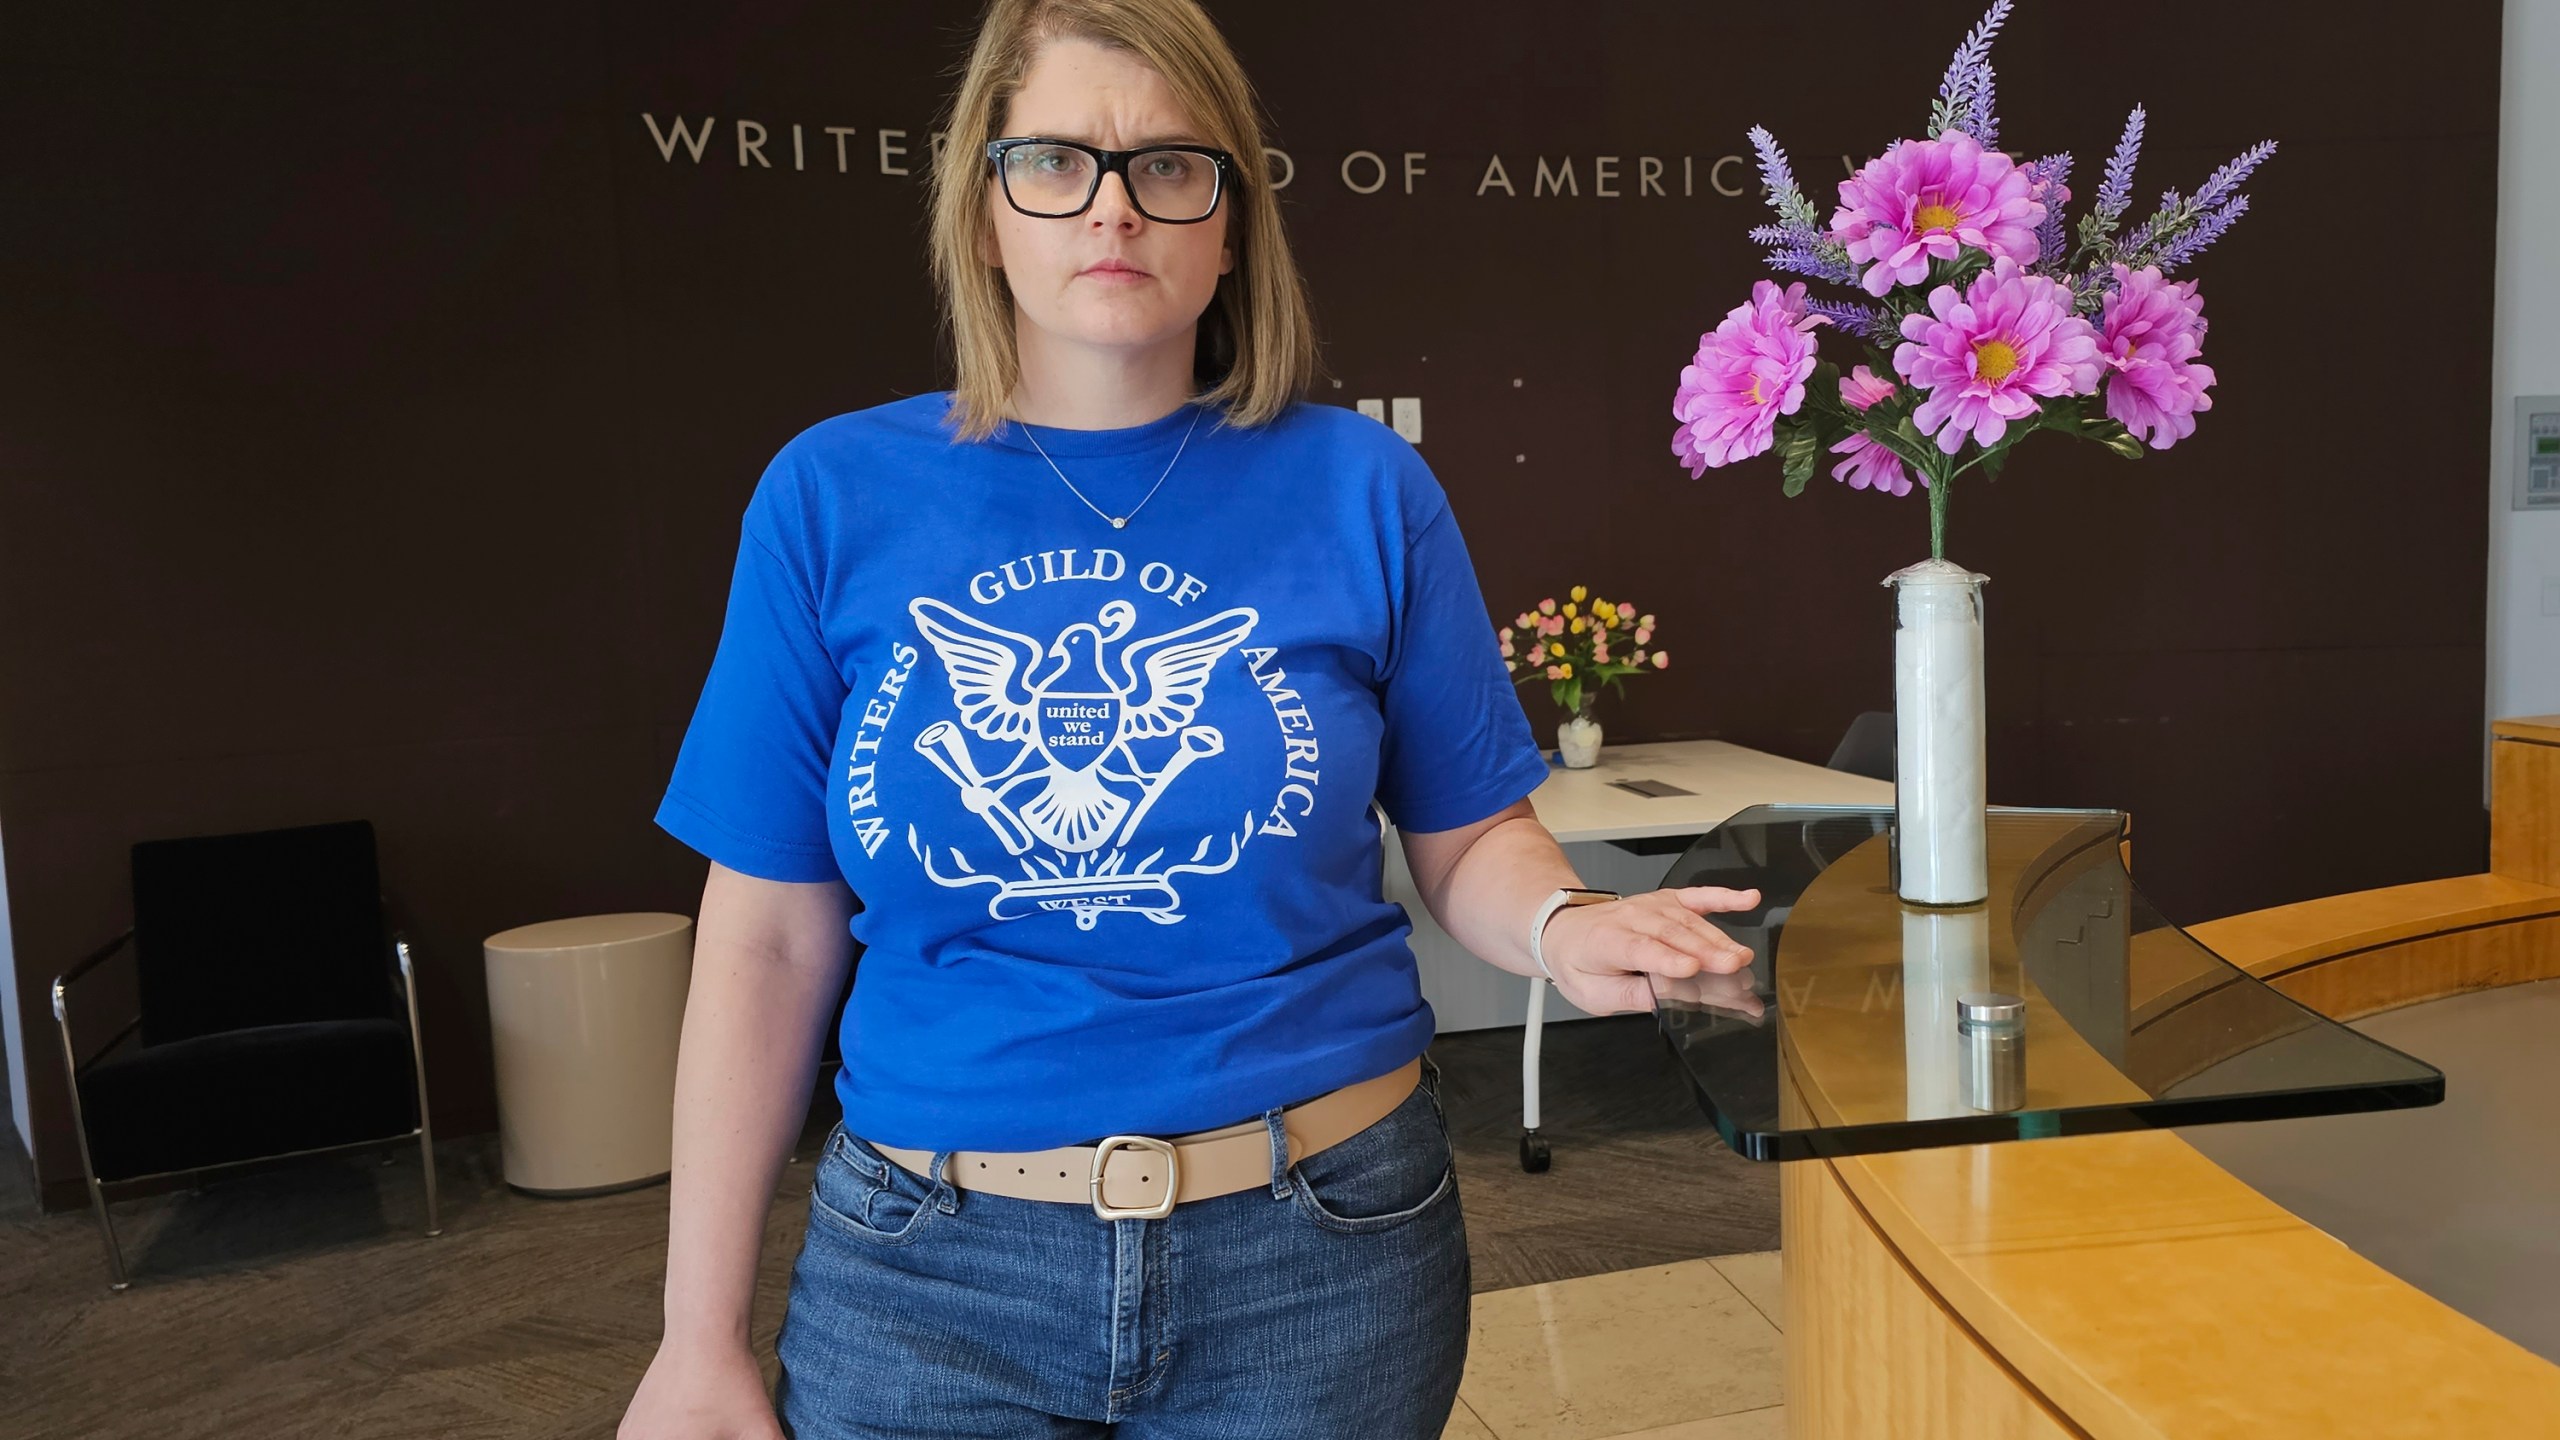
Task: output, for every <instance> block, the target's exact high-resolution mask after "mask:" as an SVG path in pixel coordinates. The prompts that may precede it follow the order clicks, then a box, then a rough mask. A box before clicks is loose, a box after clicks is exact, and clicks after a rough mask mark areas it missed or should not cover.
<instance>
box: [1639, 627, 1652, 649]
mask: <svg viewBox="0 0 2560 1440" xmlns="http://www.w3.org/2000/svg"><path fill="white" fill-rule="evenodd" d="M1636 643H1637V644H1639V645H1650V644H1652V643H1653V631H1651V630H1650V629H1647V628H1646V627H1644V626H1642V625H1639V626H1637V627H1636Z"/></svg>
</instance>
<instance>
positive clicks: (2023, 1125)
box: [1654, 806, 2444, 1160]
mask: <svg viewBox="0 0 2560 1440" xmlns="http://www.w3.org/2000/svg"><path fill="white" fill-rule="evenodd" d="M2124 819H2125V817H2124V815H2123V813H2122V812H2120V811H2114V810H2019V809H1997V808H1995V809H1994V810H1992V811H1991V812H1990V814H1989V824H1988V833H1989V841H1990V860H1991V897H1990V899H1989V900H1987V901H1985V902H1984V903H1982V904H1980V905H1973V906H1966V907H1961V908H1951V909H1940V908H1932V907H1924V906H1916V905H1907V904H1905V903H1903V902H1902V901H1901V900H1900V899H1899V898H1898V897H1897V896H1896V895H1895V893H1894V892H1895V886H1894V876H1893V871H1892V866H1893V855H1892V836H1891V831H1892V828H1893V812H1892V810H1891V809H1890V808H1888V807H1875V808H1829V807H1812V806H1756V807H1754V808H1752V809H1749V810H1745V811H1743V812H1741V813H1740V814H1737V815H1735V816H1734V817H1733V818H1732V819H1731V820H1729V821H1727V822H1726V823H1725V824H1723V825H1722V826H1720V827H1718V828H1717V829H1716V830H1715V831H1714V832H1713V833H1711V834H1708V835H1706V836H1704V837H1702V838H1700V839H1699V840H1698V842H1697V843H1696V844H1694V845H1692V846H1690V847H1689V849H1688V850H1687V851H1686V852H1685V853H1683V854H1682V855H1681V857H1680V859H1679V860H1678V862H1677V863H1675V864H1674V865H1673V866H1672V867H1671V872H1670V874H1668V875H1667V876H1665V877H1664V879H1663V882H1662V883H1663V884H1664V886H1666V887H1673V886H1683V885H1723V886H1729V887H1732V888H1734V889H1749V888H1755V887H1756V888H1757V889H1758V890H1759V891H1760V906H1759V908H1758V909H1755V910H1748V911H1739V912H1734V913H1731V914H1723V915H1711V916H1708V917H1707V919H1708V920H1709V922H1710V923H1713V924H1715V925H1717V926H1719V927H1720V928H1722V929H1723V930H1724V931H1725V933H1727V934H1729V935H1731V936H1733V937H1734V938H1735V939H1737V940H1739V941H1741V942H1742V943H1743V944H1745V945H1748V946H1750V947H1751V952H1752V962H1751V965H1750V967H1749V968H1748V969H1747V970H1742V971H1737V972H1735V973H1734V974H1732V975H1699V976H1695V977H1691V978H1689V979H1685V980H1666V979H1663V978H1662V977H1659V976H1657V977H1655V978H1654V1002H1655V1014H1656V1017H1657V1018H1658V1020H1659V1022H1660V1026H1661V1031H1662V1035H1663V1038H1664V1039H1665V1040H1666V1041H1668V1042H1669V1043H1670V1046H1671V1052H1672V1054H1673V1055H1674V1056H1675V1057H1676V1058H1677V1059H1678V1060H1679V1063H1680V1066H1681V1069H1682V1071H1683V1072H1684V1073H1685V1074H1686V1075H1687V1076H1688V1079H1689V1082H1690V1084H1691V1086H1692V1088H1693V1089H1694V1090H1695V1091H1696V1092H1697V1095H1698V1099H1699V1103H1700V1104H1701V1105H1702V1106H1703V1107H1704V1108H1705V1110H1706V1113H1707V1115H1708V1117H1709V1118H1710V1119H1712V1120H1713V1121H1714V1122H1715V1125H1716V1128H1717V1130H1718V1131H1719V1132H1721V1133H1722V1134H1723V1136H1724V1139H1725V1142H1726V1143H1727V1144H1729V1145H1731V1146H1732V1147H1733V1149H1734V1151H1735V1152H1736V1153H1738V1154H1741V1155H1744V1156H1747V1157H1749V1158H1751V1159H1754V1160H1800V1159H1808V1158H1812V1157H1816V1156H1826V1155H1856V1154H1868V1153H1874V1152H1878V1151H1887V1150H1911V1149H1920V1148H1923V1147H1927V1146H1933V1145H1967V1144H1979V1143H1982V1142H1985V1141H1994V1140H2021V1139H2035V1138H2039V1137H2043V1136H2051V1135H2079V1134H2091V1133H2095V1132H2099V1131H2108V1130H2131V1129H2142V1128H2147V1127H2151V1126H2165V1125H2196V1124H2207V1123H2211V1122H2215V1121H2223V1120H2272V1119H2280V1118H2286V1117H2291V1116H2300V1115H2332V1114H2340V1113H2344V1112H2347V1111H2357V1110H2388V1109H2400V1108H2406V1107H2411V1106H2419V1105H2433V1104H2435V1103H2437V1102H2438V1101H2440V1100H2442V1099H2443V1098H2444V1076H2443V1075H2442V1074H2441V1073H2440V1072H2438V1071H2437V1070H2436V1069H2435V1068H2433V1067H2432V1066H2429V1065H2427V1064H2425V1063H2424V1062H2422V1061H2419V1060H2416V1059H2413V1058H2411V1057H2410V1056H2407V1055H2404V1054H2402V1053H2401V1052H2399V1051H2397V1050H2394V1049H2392V1048H2391V1047H2390V1046H2388V1045H2384V1044H2382V1043H2380V1042H2378V1041H2375V1040H2371V1039H2368V1038H2366V1037H2365V1036H2363V1035H2360V1034H2358V1033H2357V1032H2355V1031H2354V1030H2351V1029H2349V1028H2347V1027H2346V1026H2344V1025H2340V1024H2338V1023H2336V1022H2335V1021H2332V1020H2329V1019H2327V1018H2326V1017H2324V1016H2321V1015H2319V1014H2316V1013H2314V1012H2313V1011H2311V1010H2309V1009H2306V1008H2304V1007H2303V1006H2301V1005H2299V1004H2297V1003H2295V1002H2294V1001H2292V1000H2289V999H2287V998H2285V997H2284V996H2283V995H2281V994H2279V993H2277V992H2276V991H2275V990H2273V989H2270V988H2269V987H2268V986H2267V985H2266V984H2264V983H2263V982H2261V981H2259V980H2258V979H2256V978H2255V977H2253V976H2251V975H2249V974H2247V973H2245V972H2243V971H2241V970H2240V969H2238V968H2236V967H2234V966H2233V965H2231V964H2229V963H2228V962H2226V961H2224V960H2223V959H2222V958H2221V957H2220V956H2217V955H2215V954H2214V953H2213V952H2211V951H2209V950H2207V949H2205V948H2204V947H2203V946H2201V945H2199V944H2197V943H2196V942H2195V941H2193V940H2191V939H2189V938H2188V937H2187V935H2186V933H2185V932H2184V931H2182V930H2180V929H2178V928H2177V927H2176V926H2174V925H2172V924H2170V923H2169V922H2168V921H2167V920H2165V919H2163V918H2162V917H2161V915H2160V913H2159V912H2158V911H2157V910H2155V909H2153V908H2152V906H2151V904H2150V902H2149V901H2147V900H2145V899H2144V898H2143V897H2142V895H2141V892H2139V891H2137V890H2136V889H2134V887H2133V880H2132V877H2131V876H2130V875H2128V874H2127V873H2126V871H2125V868H2124V864H2123V861H2122V859H2121V852H2120V851H2119V849H2118V846H2117V842H2118V841H2119V840H2120V839H2121V838H2122V837H2123V835H2124ZM1960 1002H1962V1003H1960ZM1966 1006H1970V1015H1971V1018H1970V1020H1968V1019H1967V1017H1966V1012H1965V1007H1966Z"/></svg>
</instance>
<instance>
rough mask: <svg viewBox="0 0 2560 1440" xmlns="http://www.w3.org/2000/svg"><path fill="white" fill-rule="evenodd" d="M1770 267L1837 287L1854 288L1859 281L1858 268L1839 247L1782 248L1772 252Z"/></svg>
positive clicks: (1786, 246) (1792, 246) (1789, 246)
mask: <svg viewBox="0 0 2560 1440" xmlns="http://www.w3.org/2000/svg"><path fill="white" fill-rule="evenodd" d="M1769 268H1770V269H1772V270H1784V271H1790V272H1792V273H1794V274H1797V275H1809V276H1811V277H1813V278H1814V279H1816V280H1828V281H1830V282H1831V283H1832V284H1834V285H1854V284H1856V283H1857V281H1858V267H1857V266H1855V265H1853V264H1851V263H1850V262H1849V256H1848V253H1847V252H1846V251H1844V250H1842V249H1841V248H1840V247H1839V246H1837V245H1832V246H1827V247H1826V246H1820V245H1794V244H1787V245H1781V246H1779V247H1778V248H1777V249H1775V250H1772V251H1770V252H1769Z"/></svg>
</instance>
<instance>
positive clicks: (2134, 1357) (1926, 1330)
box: [1781, 716, 2560, 1440]
mask: <svg viewBox="0 0 2560 1440" xmlns="http://www.w3.org/2000/svg"><path fill="white" fill-rule="evenodd" d="M2492 753H2493V764H2492V775H2493V782H2492V784H2493V804H2492V835H2493V840H2492V845H2491V854H2490V871H2489V873H2487V874H2482V875H2470V876H2464V877H2460V878H2458V879H2451V880H2441V881H2431V882H2427V883H2424V884H2417V885H2403V886H2396V887H2393V888H2390V889H2386V890H2376V891H2369V892H2364V893H2360V894H2353V895H2342V896H2336V897H2333V898H2330V899H2324V900H2315V901H2310V902H2306V903H2304V904H2299V905H2287V906H2283V907H2280V908H2277V909H2273V910H2265V911H2259V912H2256V913H2253V914H2248V915H2238V916H2233V917H2231V918H2229V919H2226V920H2220V921H2216V922H2213V923H2210V924H2206V925H2199V926H2195V927H2192V928H2191V929H2190V930H2189V932H2188V933H2189V934H2190V935H2191V936H2192V937H2193V938H2194V939H2195V940H2197V941H2200V942H2201V943H2202V944H2203V945H2205V946H2206V947H2208V948H2210V949H2211V950H2213V951H2214V952H2216V953H2218V954H2220V955H2221V956H2222V957H2223V958H2225V959H2227V960H2229V961H2231V962H2232V963H2233V964H2234V965H2237V966H2239V967H2241V968H2242V969H2245V970H2247V971H2248V972H2249V973H2251V974H2252V975H2255V976H2257V977H2258V978H2259V979H2261V980H2264V981H2266V982H2267V983H2268V984H2269V985H2271V986H2273V987H2275V988H2276V989H2277V990H2279V991H2281V992H2282V993H2284V994H2285V995H2288V996H2290V997H2292V998H2294V999H2296V1000H2299V1001H2300V1002H2302V1003H2303V1004H2304V1005H2307V1006H2309V1007H2310V1008H2311V1009H2313V1010H2317V1011H2319V1012H2321V1013H2322V1014H2325V1015H2327V1016H2329V1017H2330V1018H2332V1019H2339V1020H2345V1019H2352V1018H2355V1017H2357V1016H2361V1015H2367V1014H2372V1013H2374V1012H2377V1011H2381V1010H2387V1009H2391V1008H2394V1007H2397V1006H2401V1005H2408V1004H2414V1003H2416V1002H2419V1001H2422V1000H2429V999H2435V998H2439V997H2442V996H2447V995H2452V994H2458V993H2462V992H2466V991H2473V990H2481V989H2487V988H2491V987H2495V986H2501V985H2512V984H2517V983H2520V982H2523V981H2529V980H2540V979H2549V978H2553V977H2555V976H2560V716H2549V717H2542V718H2538V719H2531V720H2512V721H2502V722H2500V723H2499V724H2498V725H2497V726H2496V727H2495V740H2494V742H2493V752H2492ZM1814 898H1815V897H1814V896H1813V895H1812V893H1811V892H1808V894H1807V895H1806V897H1805V901H1804V902H1803V903H1800V904H1799V906H1798V910H1799V912H1800V914H1799V917H1798V920H1797V921H1796V923H1797V924H1801V923H1802V921H1803V919H1804V918H1807V917H1805V916H1804V915H1803V914H1802V913H1801V912H1802V911H1804V910H1805V909H1806V908H1807V907H1808V906H1809V905H1810V903H1811V902H1812V901H1813V899H1814ZM1995 898H1996V897H1995ZM2135 958H2136V961H2137V965H2136V967H2135V968H2136V970H2137V971H2138V968H2139V967H2138V961H2139V956H2136V957H2135ZM2133 988H2134V989H2135V991H2136V992H2137V993H2135V994H2133V995H2132V996H2130V997H2129V1004H2130V1005H2131V1006H2132V1010H2133V1015H2134V1023H2135V1024H2136V1026H2137V1027H2138V1026H2139V1025H2140V1024H2141V1023H2142V1019H2143V1016H2144V1015H2145V1013H2146V1011H2148V1012H2150V1013H2163V1012H2165V1011H2166V1010H2167V1009H2169V1008H2171V1007H2175V1006H2177V1005H2179V1004H2182V1003H2193V1002H2194V1001H2195V997H2193V996H2181V995H2178V994H2175V993H2158V994H2151V995H2144V994H2141V993H2139V991H2140V988H2141V987H2140V984H2139V982H2138V980H2137V982H2136V984H2135V985H2134V987H2133ZM1781 1188H1782V1192H1783V1204H1784V1211H1785V1227H1786V1228H1785V1235H1786V1241H1785V1244H1786V1252H1785V1267H1786V1292H1787V1296H1786V1307H1787V1308H1786V1332H1787V1347H1786V1367H1787V1377H1786V1379H1787V1383H1786V1395H1787V1421H1788V1428H1789V1432H1790V1433H1791V1434H1792V1435H1794V1436H1797V1437H1806V1440H1810V1437H1821V1440H1841V1437H1858V1440H1864V1437H1874V1440H1931V1437H1950V1440H1953V1437H1965V1440H1976V1437H1993V1436H2034V1437H2046V1436H2093V1437H2098V1440H2117V1437H2125V1440H2131V1437H2173V1440H2201V1437H2221V1436H2229V1437H2243V1436H2246V1437H2253V1440H2256V1437H2296V1436H2300V1437H2315V1436H2318V1437H2326V1436H2383V1435H2392V1436H2459V1437H2500V1440H2506V1437H2522V1436H2560V1366H2555V1365H2553V1364H2551V1363H2549V1362H2547V1361H2545V1360H2543V1359H2541V1358H2539V1357H2537V1356H2535V1355H2533V1354H2532V1353H2530V1352H2528V1351H2526V1350H2524V1349H2522V1348H2520V1347H2518V1346H2517V1345H2515V1344H2513V1343H2512V1342H2510V1341H2508V1340H2506V1339H2504V1338H2502V1337H2501V1336H2499V1335H2497V1334H2495V1333H2493V1332H2491V1331H2489V1330H2488V1329H2486V1328H2484V1327H2482V1326H2481V1325H2479V1324H2477V1323H2475V1322H2473V1321H2472V1320H2470V1319H2467V1318H2465V1317H2464V1316H2462V1315H2461V1314H2458V1313H2456V1312H2455V1311H2454V1310H2452V1309H2450V1308H2448V1307H2447V1306H2445V1305H2444V1304H2442V1303H2440V1302H2438V1301H2436V1300H2435V1299H2433V1298H2431V1297H2429V1296H2427V1295H2426V1294H2424V1293H2422V1292H2420V1291H2419V1290H2417V1289H2415V1288H2413V1287H2412V1286H2410V1285H2408V1284H2407V1283H2405V1282H2403V1281H2401V1280H2399V1279H2397V1278H2395V1277H2394V1276H2392V1275H2390V1274H2388V1273H2386V1272H2385V1271H2383V1270H2382V1269H2380V1268H2379V1267H2377V1266H2375V1265H2374V1264H2372V1263H2371V1262H2369V1261H2367V1260H2365V1259H2363V1258H2361V1257H2360V1256H2358V1255H2357V1254H2355V1253H2354V1252H2352V1251H2350V1250H2348V1249H2347V1248H2346V1247H2345V1246H2343V1245H2341V1244H2339V1243H2338V1242H2337V1241H2335V1240H2333V1239H2331V1238H2330V1237H2329V1236H2328V1235H2327V1234H2325V1233H2323V1232H2322V1231H2320V1230H2318V1229H2316V1228H2314V1227H2313V1226H2311V1225H2309V1224H2308V1223H2306V1222H2304V1221H2303V1220H2301V1219H2300V1218H2298V1217H2296V1216H2295V1215H2293V1214H2292V1213H2290V1212H2288V1211H2286V1210H2285V1209H2283V1208H2282V1207H2280V1206H2278V1205H2276V1204H2275V1203H2274V1202H2272V1201H2270V1200H2268V1199H2267V1198H2265V1197H2264V1196H2262V1195H2260V1194H2259V1193H2258V1192H2256V1191H2255V1190H2252V1189H2251V1188H2250V1187H2248V1186H2247V1185H2245V1184H2243V1183H2241V1182H2240V1181H2239V1180H2238V1179H2236V1178H2235V1177H2233V1176H2232V1175H2231V1174H2230V1173H2228V1172H2227V1171H2225V1170H2223V1169H2221V1168H2220V1167H2218V1166H2216V1165H2215V1164H2213V1163H2212V1162H2211V1161H2209V1160H2207V1159H2206V1158H2205V1157H2204V1156H2203V1155H2201V1154H2199V1153H2198V1152H2197V1151H2196V1150H2195V1149H2194V1148H2192V1147H2190V1146H2189V1145H2187V1144H2186V1143H2185V1142H2184V1141H2183V1140H2181V1139H2179V1138H2178V1137H2177V1136H2175V1135H2173V1134H2169V1133H2166V1132H2159V1131H2151V1132H2136V1133H2127V1134H2107V1135H2085V1136H2076V1137H2070V1138H2059V1139H2047V1140H2034V1141H2022V1142H2013V1143H2004V1144H1990V1145H1966V1146H1957V1147H1950V1148H1942V1149H1924V1150H1908V1151H1902V1152H1898V1153H1891V1154H1877V1155H1860V1156H1852V1157H1848V1158H1838V1159H1811V1160H1799V1161H1794V1162H1792V1163H1789V1164H1787V1165H1785V1166H1784V1167H1783V1169H1782V1172H1781Z"/></svg>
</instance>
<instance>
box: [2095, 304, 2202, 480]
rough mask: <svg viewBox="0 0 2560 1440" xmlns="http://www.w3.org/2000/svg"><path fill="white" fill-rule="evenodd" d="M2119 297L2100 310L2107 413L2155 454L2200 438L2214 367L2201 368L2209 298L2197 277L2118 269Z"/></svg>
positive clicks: (2099, 320) (2101, 348)
mask: <svg viewBox="0 0 2560 1440" xmlns="http://www.w3.org/2000/svg"><path fill="white" fill-rule="evenodd" d="M2115 271H2116V288H2115V292H2114V293H2113V294H2111V295H2109V296H2107V299H2106V305H2105V308H2104V309H2102V310H2100V311H2099V312H2098V349H2099V359H2101V360H2102V361H2104V362H2105V364H2106V367H2107V368H2108V369H2109V370H2111V371H2113V372H2114V373H2113V374H2111V375H2109V376H2108V377H2107V414H2109V415H2110V416H2113V417H2114V418H2115V419H2117V420H2120V421H2122V422H2124V428H2126V429H2127V430H2130V431H2132V432H2133V433H2134V434H2135V435H2137V436H2140V437H2141V439H2142V441H2143V443H2144V444H2147V445H2149V446H2150V447H2151V448H2152V449H2154V450H2166V449H2168V448H2169V447H2170V446H2172V445H2174V444H2176V443H2177V442H2179V441H2180V440H2183V439H2185V438H2186V437H2188V436H2189V435H2193V434H2194V433H2196V415H2195V412H2197V411H2199V410H2210V409H2212V408H2213V397H2212V396H2210V395H2207V394H2206V393H2204V392H2205V388H2206V387H2207V386H2210V385H2211V384H2213V367H2212V366H2210V365H2205V364H2200V363H2198V362H2197V360H2196V358H2195V357H2196V352H2197V351H2199V350H2201V349H2203V348H2204V324H2205V322H2204V301H2203V299H2202V298H2200V297H2199V296H2198V295H2197V294H2196V282H2194V281H2193V280H2176V281H2169V280H2163V279H2161V278H2160V271H2159V269H2158V268H2157V267H2154V266H2149V265H2146V266H2144V267H2143V268H2141V269H2139V270H2128V269H2126V268H2125V267H2124V266H2122V265H2118V266H2116V267H2115Z"/></svg>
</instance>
